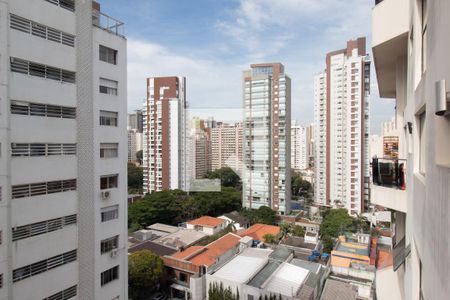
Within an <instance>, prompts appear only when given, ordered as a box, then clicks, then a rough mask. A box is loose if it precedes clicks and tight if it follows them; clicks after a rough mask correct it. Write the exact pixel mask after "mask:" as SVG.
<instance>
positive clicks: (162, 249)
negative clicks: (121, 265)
mask: <svg viewBox="0 0 450 300" xmlns="http://www.w3.org/2000/svg"><path fill="white" fill-rule="evenodd" d="M140 250H150V251H152V252H153V253H155V254H156V255H158V256H164V255H170V254H172V253H174V252H175V251H176V250H175V249H173V248H170V247H166V246H164V245H160V244H157V243H154V242H152V241H145V242H142V243H140V244H137V245H134V246H131V247H130V248H128V253H134V252H136V251H140Z"/></svg>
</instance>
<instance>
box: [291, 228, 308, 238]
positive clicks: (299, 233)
mask: <svg viewBox="0 0 450 300" xmlns="http://www.w3.org/2000/svg"><path fill="white" fill-rule="evenodd" d="M292 235H293V236H298V237H304V236H305V230H304V229H303V227H302V226H300V225H294V226H293V227H292Z"/></svg>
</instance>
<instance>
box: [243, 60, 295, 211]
mask: <svg viewBox="0 0 450 300" xmlns="http://www.w3.org/2000/svg"><path fill="white" fill-rule="evenodd" d="M250 67H251V69H250V70H247V71H244V84H243V85H244V87H243V88H244V91H243V92H244V114H245V115H244V126H243V127H244V146H243V159H244V167H243V179H242V184H243V189H242V192H243V205H244V206H245V207H249V208H259V207H260V206H269V207H271V208H272V209H274V210H275V211H277V212H279V213H280V214H286V213H289V212H290V208H291V205H290V201H291V170H290V164H291V79H290V78H289V76H287V75H286V74H285V73H284V66H283V65H282V64H280V63H267V64H254V65H251V66H250Z"/></svg>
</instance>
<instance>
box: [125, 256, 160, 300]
mask: <svg viewBox="0 0 450 300" xmlns="http://www.w3.org/2000/svg"><path fill="white" fill-rule="evenodd" d="M163 271H164V263H163V261H162V259H161V258H159V256H158V255H156V254H154V253H153V252H151V251H149V250H141V251H137V252H134V253H132V254H130V255H129V257H128V284H129V294H130V296H131V298H132V299H133V300H139V299H145V298H146V297H148V296H149V295H150V294H151V293H152V292H153V291H155V290H156V288H157V286H158V284H159V283H160V281H161V280H162V278H163Z"/></svg>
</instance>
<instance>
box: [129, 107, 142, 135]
mask: <svg viewBox="0 0 450 300" xmlns="http://www.w3.org/2000/svg"><path fill="white" fill-rule="evenodd" d="M143 124H144V115H143V113H142V110H141V109H137V110H135V111H134V113H132V114H128V129H136V130H137V132H140V133H142V132H143Z"/></svg>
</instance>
